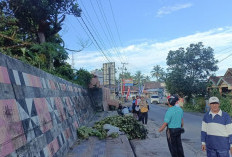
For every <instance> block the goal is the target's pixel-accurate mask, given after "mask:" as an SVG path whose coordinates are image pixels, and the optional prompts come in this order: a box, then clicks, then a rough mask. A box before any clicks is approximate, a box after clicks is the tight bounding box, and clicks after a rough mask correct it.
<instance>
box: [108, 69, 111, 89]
mask: <svg viewBox="0 0 232 157" xmlns="http://www.w3.org/2000/svg"><path fill="white" fill-rule="evenodd" d="M108 70H109V88H110V91H111V80H110V79H111V73H110V72H111V71H110V70H111V65H110V66H109V68H108Z"/></svg>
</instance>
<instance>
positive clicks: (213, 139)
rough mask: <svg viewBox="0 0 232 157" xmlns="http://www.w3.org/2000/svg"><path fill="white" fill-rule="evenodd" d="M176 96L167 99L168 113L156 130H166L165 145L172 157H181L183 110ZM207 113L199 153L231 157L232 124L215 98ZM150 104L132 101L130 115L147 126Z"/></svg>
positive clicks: (210, 100) (210, 102)
mask: <svg viewBox="0 0 232 157" xmlns="http://www.w3.org/2000/svg"><path fill="white" fill-rule="evenodd" d="M179 102H180V101H179V96H178V95H172V96H170V97H168V106H169V108H168V110H167V111H166V113H165V117H164V123H163V124H162V126H161V127H160V128H159V132H162V131H163V130H164V129H165V128H166V136H167V143H168V147H169V151H170V153H171V155H172V157H184V150H183V146H182V141H181V134H182V133H183V132H184V129H183V126H184V120H183V110H182V108H181V106H180V104H179ZM209 106H210V110H209V111H208V112H207V113H205V115H204V118H203V120H202V129H201V142H202V151H206V152H207V157H230V154H232V122H231V117H230V115H229V114H228V113H226V112H224V111H222V110H221V109H220V101H219V99H218V98H217V97H210V98H209ZM148 110H149V104H148V102H147V100H146V97H145V96H144V95H141V96H136V97H133V101H132V113H133V115H134V117H135V118H137V120H139V121H142V123H143V124H145V125H146V124H147V121H148Z"/></svg>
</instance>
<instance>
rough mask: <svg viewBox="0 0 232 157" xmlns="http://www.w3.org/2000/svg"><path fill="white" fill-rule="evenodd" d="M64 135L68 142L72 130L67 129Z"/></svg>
mask: <svg viewBox="0 0 232 157" xmlns="http://www.w3.org/2000/svg"><path fill="white" fill-rule="evenodd" d="M64 134H65V138H66V139H67V140H68V139H69V138H70V137H71V131H70V128H67V129H66V130H65V131H64Z"/></svg>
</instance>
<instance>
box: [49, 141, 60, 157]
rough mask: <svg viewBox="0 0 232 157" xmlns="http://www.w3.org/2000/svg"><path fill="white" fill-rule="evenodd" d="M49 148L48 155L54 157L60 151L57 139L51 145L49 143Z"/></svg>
mask: <svg viewBox="0 0 232 157" xmlns="http://www.w3.org/2000/svg"><path fill="white" fill-rule="evenodd" d="M47 147H48V154H49V156H50V157H52V156H53V155H54V154H55V153H56V152H57V151H58V150H59V144H58V141H57V138H56V139H54V140H53V141H52V142H51V143H49V144H48V146H47Z"/></svg>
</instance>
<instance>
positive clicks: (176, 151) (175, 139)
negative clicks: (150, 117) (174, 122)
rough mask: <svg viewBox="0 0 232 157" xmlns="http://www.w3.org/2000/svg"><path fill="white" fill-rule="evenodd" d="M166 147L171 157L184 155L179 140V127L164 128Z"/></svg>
mask: <svg viewBox="0 0 232 157" xmlns="http://www.w3.org/2000/svg"><path fill="white" fill-rule="evenodd" d="M166 135H167V141H168V148H169V151H170V153H171V155H172V157H184V150H183V146H182V142H181V129H180V128H175V129H173V128H168V129H167V130H166Z"/></svg>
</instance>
